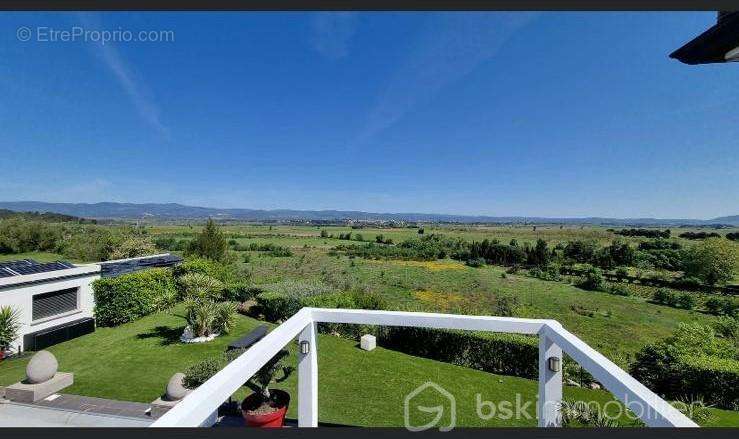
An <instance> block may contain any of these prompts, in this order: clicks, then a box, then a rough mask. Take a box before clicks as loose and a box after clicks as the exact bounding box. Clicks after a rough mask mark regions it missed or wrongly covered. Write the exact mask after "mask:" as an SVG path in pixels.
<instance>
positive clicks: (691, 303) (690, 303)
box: [675, 293, 697, 309]
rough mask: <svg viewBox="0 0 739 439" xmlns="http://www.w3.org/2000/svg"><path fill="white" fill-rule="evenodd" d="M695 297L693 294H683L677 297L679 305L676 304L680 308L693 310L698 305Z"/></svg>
mask: <svg viewBox="0 0 739 439" xmlns="http://www.w3.org/2000/svg"><path fill="white" fill-rule="evenodd" d="M696 302H697V301H696V299H695V295H693V294H691V293H681V294H680V295H678V296H677V303H676V304H675V305H676V306H677V307H678V308H683V309H693V308H695V305H696Z"/></svg>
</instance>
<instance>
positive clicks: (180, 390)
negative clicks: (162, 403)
mask: <svg viewBox="0 0 739 439" xmlns="http://www.w3.org/2000/svg"><path fill="white" fill-rule="evenodd" d="M184 380H185V374H184V373H182V372H177V373H176V374H174V375H172V378H170V379H169V382H168V383H167V390H166V392H165V397H166V399H167V400H168V401H179V400H180V399H182V398H184V397H185V396H186V395H187V392H188V390H187V388H185V384H184Z"/></svg>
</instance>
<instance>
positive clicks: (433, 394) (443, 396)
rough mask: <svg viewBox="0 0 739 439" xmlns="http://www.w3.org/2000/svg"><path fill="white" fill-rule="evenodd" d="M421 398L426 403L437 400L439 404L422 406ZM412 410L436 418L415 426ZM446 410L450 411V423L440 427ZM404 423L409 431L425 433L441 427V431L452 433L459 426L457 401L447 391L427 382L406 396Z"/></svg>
mask: <svg viewBox="0 0 739 439" xmlns="http://www.w3.org/2000/svg"><path fill="white" fill-rule="evenodd" d="M422 395H423V396H422ZM421 398H423V400H424V401H427V400H428V399H431V400H436V401H438V402H439V404H438V405H434V406H428V405H420V400H421ZM414 401H415V402H414ZM411 408H413V409H415V410H418V411H419V412H422V413H430V414H434V418H433V419H431V420H430V421H429V422H426V423H425V424H422V425H414V424H413V422H412V421H411ZM446 410H449V423H448V424H446V425H440V423H441V421H442V419H443V418H444V412H445V411H446ZM403 421H404V423H405V428H407V429H408V430H409V431H424V430H428V429H430V428H434V427H436V426H438V427H439V431H450V430H451V429H453V428H454V427H455V426H456V424H457V401H456V399H455V398H454V395H452V394H451V393H449V392H448V391H447V390H446V389H444V388H443V387H441V386H440V385H438V384H436V383H434V382H431V381H427V382H425V383H423V384H421V385H420V386H418V387H416V388H415V389H414V390H413V391H412V392H411V393H409V394H408V395H406V397H405V400H404V401H403Z"/></svg>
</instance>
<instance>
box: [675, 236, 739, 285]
mask: <svg viewBox="0 0 739 439" xmlns="http://www.w3.org/2000/svg"><path fill="white" fill-rule="evenodd" d="M737 269H739V251H738V250H737V246H736V245H734V244H732V243H731V242H729V241H727V240H724V239H719V238H709V239H706V240H705V241H702V242H699V243H698V244H695V245H694V246H693V247H691V248H690V250H689V252H688V255H687V260H686V264H685V275H686V276H692V277H696V278H698V279H700V280H701V281H703V282H704V283H705V284H706V285H716V284H723V283H726V282H727V281H730V280H731V279H733V277H734V272H735V271H736V270H737Z"/></svg>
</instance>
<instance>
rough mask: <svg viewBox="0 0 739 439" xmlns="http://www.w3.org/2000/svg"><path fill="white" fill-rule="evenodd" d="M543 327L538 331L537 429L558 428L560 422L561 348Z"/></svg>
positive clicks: (562, 365)
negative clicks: (547, 334)
mask: <svg viewBox="0 0 739 439" xmlns="http://www.w3.org/2000/svg"><path fill="white" fill-rule="evenodd" d="M545 327H546V326H545ZM545 327H543V328H542V330H541V331H539V401H538V407H537V408H538V414H539V427H559V426H560V423H561V420H562V419H561V416H560V404H561V402H562V368H563V367H564V364H563V362H562V348H560V347H559V346H557V345H556V344H554V342H553V341H552V340H551V339H550V338H549V337H547V336H546V332H545V330H544V328H545Z"/></svg>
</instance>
